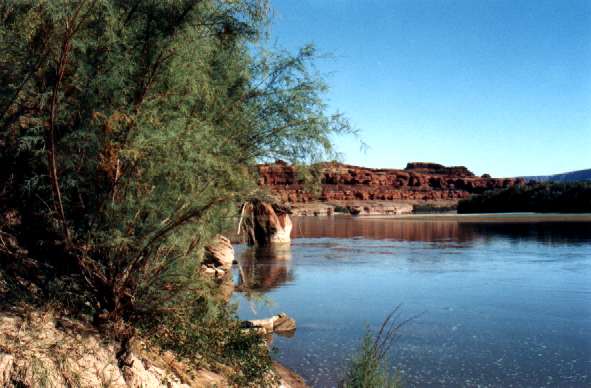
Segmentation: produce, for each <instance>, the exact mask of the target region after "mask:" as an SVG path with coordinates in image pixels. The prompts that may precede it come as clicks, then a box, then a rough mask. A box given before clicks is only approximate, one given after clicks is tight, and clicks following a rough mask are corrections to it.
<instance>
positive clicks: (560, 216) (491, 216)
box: [335, 212, 591, 222]
mask: <svg viewBox="0 0 591 388" xmlns="http://www.w3.org/2000/svg"><path fill="white" fill-rule="evenodd" d="M335 216H338V217H343V216H345V217H352V218H358V219H396V220H409V221H419V220H420V221H458V222H473V221H477V222H590V221H591V213H526V212H524V213H473V214H458V213H420V214H396V215H375V216H373V215H372V216H366V215H361V216H351V215H349V214H336V215H335Z"/></svg>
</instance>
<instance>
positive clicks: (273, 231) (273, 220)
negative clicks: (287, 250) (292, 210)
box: [241, 201, 293, 246]
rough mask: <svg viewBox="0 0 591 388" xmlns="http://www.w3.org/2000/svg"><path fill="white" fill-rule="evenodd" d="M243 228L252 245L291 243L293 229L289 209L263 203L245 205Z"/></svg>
mask: <svg viewBox="0 0 591 388" xmlns="http://www.w3.org/2000/svg"><path fill="white" fill-rule="evenodd" d="M242 212H243V216H244V218H243V225H241V226H242V227H243V230H244V232H245V233H246V235H247V238H248V243H249V244H250V245H259V246H265V245H270V244H277V243H289V242H290V241H291V237H290V234H291V229H292V227H293V225H292V223H291V218H290V217H289V212H288V210H287V209H285V208H283V207H281V206H278V205H272V204H270V203H266V202H262V201H252V202H248V203H246V204H245V205H244V208H243V211H242Z"/></svg>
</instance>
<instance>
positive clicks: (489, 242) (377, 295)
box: [234, 216, 591, 387]
mask: <svg viewBox="0 0 591 388" xmlns="http://www.w3.org/2000/svg"><path fill="white" fill-rule="evenodd" d="M588 219H589V218H587V221H581V220H580V219H577V218H574V219H573V220H571V222H569V221H564V220H563V221H561V222H555V221H550V222H549V221H548V220H546V221H540V220H539V219H536V218H535V217H532V218H531V219H528V218H527V217H525V218H522V219H520V220H519V222H514V220H512V219H509V218H507V219H506V220H503V219H502V217H501V219H497V220H495V222H487V221H481V220H478V219H468V218H467V219H466V220H462V219H461V217H460V218H459V219H453V218H452V219H449V220H448V219H445V218H441V219H440V220H438V218H436V217H435V218H433V219H425V220H422V219H397V218H382V219H380V218H351V217H345V216H343V217H340V216H336V217H302V218H299V219H297V218H296V219H295V220H294V231H293V236H292V237H294V239H293V241H292V244H291V248H287V249H286V248H283V249H273V250H269V249H254V248H247V247H246V246H244V245H237V246H236V253H237V258H238V260H239V262H240V263H241V267H242V272H243V276H242V277H238V276H237V281H242V282H243V283H246V284H245V285H246V286H248V288H249V289H251V290H252V291H251V292H249V295H248V297H247V296H246V295H245V294H243V293H236V294H235V296H234V300H235V301H236V302H238V303H239V315H240V317H241V318H244V319H251V318H264V317H268V316H270V315H272V314H275V313H278V312H287V313H288V314H289V315H290V316H292V317H294V318H295V319H296V321H297V326H298V327H297V331H296V333H295V335H294V336H293V337H291V338H288V337H281V336H275V338H274V340H273V347H274V349H275V350H274V357H275V358H276V359H277V360H279V361H280V362H282V363H284V364H285V365H286V366H288V367H290V368H292V369H293V370H295V371H296V372H298V373H299V374H300V375H302V376H303V377H304V378H305V379H306V381H307V382H308V383H309V384H310V385H312V386H314V387H334V386H337V384H338V382H339V379H341V378H342V376H343V373H344V367H345V366H346V365H347V362H348V360H349V359H350V357H351V355H352V353H353V352H354V350H355V348H356V347H357V345H358V344H359V342H360V339H361V337H362V336H363V334H364V332H365V330H366V328H369V329H371V330H376V329H377V328H379V326H380V324H381V322H382V321H383V320H384V318H385V317H386V316H387V314H388V313H389V312H390V311H392V309H393V308H395V307H396V306H397V305H401V307H400V312H401V317H400V319H405V318H409V317H413V316H417V317H416V318H414V319H413V320H412V321H411V322H410V323H408V324H406V325H404V326H403V327H402V329H401V331H400V333H399V337H398V339H397V340H396V342H395V343H394V346H393V347H392V349H391V352H390V353H389V354H388V361H389V364H390V365H391V367H392V368H395V369H396V370H397V371H398V373H399V374H400V376H401V377H402V379H403V381H404V382H405V386H409V387H413V386H425V387H439V386H452V387H459V386H466V387H476V386H481V387H488V386H491V387H512V386H513V387H530V386H531V387H534V386H535V387H539V386H552V387H556V386H560V387H589V386H591V222H589V221H588ZM566 220H568V217H567V218H566ZM575 221H576V222H575Z"/></svg>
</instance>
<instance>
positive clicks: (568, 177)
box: [521, 168, 591, 182]
mask: <svg viewBox="0 0 591 388" xmlns="http://www.w3.org/2000/svg"><path fill="white" fill-rule="evenodd" d="M521 178H524V179H525V180H527V181H536V182H578V181H591V168H589V169H587V170H578V171H570V172H565V173H563V174H554V175H539V176H524V177H521Z"/></svg>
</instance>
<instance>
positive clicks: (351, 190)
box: [258, 160, 525, 203]
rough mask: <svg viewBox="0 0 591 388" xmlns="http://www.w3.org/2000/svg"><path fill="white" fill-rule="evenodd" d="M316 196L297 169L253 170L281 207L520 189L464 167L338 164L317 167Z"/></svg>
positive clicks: (276, 165)
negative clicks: (296, 204) (312, 203)
mask: <svg viewBox="0 0 591 388" xmlns="http://www.w3.org/2000/svg"><path fill="white" fill-rule="evenodd" d="M316 167H317V168H318V170H319V174H320V183H321V190H320V193H316V194H314V193H311V192H309V191H308V190H307V189H306V187H305V185H304V181H303V179H302V178H301V177H300V175H299V174H298V171H297V168H296V167H295V166H293V165H289V164H288V163H286V162H284V161H279V160H278V161H276V162H275V163H268V164H260V165H258V173H259V185H261V186H267V187H269V188H270V190H271V191H272V192H273V193H274V194H275V195H276V196H277V197H279V199H280V200H281V201H283V202H290V203H306V202H311V201H316V200H320V201H365V200H385V201H390V200H430V201H433V200H435V201H437V200H459V199H462V198H466V197H468V196H470V195H471V194H479V193H482V192H484V191H486V190H490V189H500V188H505V187H509V186H513V185H516V184H525V180H524V179H522V178H491V177H490V175H488V176H482V177H477V176H475V175H474V174H473V173H472V172H471V171H470V170H468V169H467V168H466V167H464V166H452V167H446V166H443V165H441V164H437V163H425V162H412V163H408V164H407V165H406V168H405V169H404V170H400V169H380V168H367V167H360V166H352V165H348V164H342V163H338V162H328V163H322V164H319V165H317V166H316Z"/></svg>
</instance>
